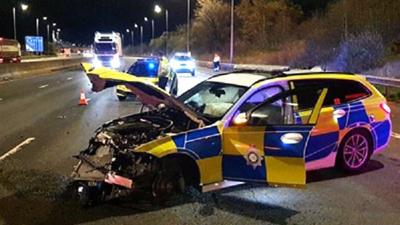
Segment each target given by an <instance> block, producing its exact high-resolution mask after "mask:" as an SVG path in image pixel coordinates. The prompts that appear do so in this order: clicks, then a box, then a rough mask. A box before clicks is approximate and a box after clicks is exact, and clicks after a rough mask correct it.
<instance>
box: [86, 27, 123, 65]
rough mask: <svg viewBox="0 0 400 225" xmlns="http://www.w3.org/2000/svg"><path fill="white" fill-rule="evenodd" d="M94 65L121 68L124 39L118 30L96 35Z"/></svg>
mask: <svg viewBox="0 0 400 225" xmlns="http://www.w3.org/2000/svg"><path fill="white" fill-rule="evenodd" d="M93 50H94V58H93V64H94V66H105V67H111V68H115V69H116V68H119V67H120V66H121V57H122V56H123V53H122V40H121V35H120V34H119V33H116V32H110V33H100V32H96V33H95V35H94V44H93Z"/></svg>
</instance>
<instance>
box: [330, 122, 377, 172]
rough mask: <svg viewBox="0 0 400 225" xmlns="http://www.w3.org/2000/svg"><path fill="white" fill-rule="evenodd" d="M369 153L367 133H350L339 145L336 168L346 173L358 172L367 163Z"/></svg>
mask: <svg viewBox="0 0 400 225" xmlns="http://www.w3.org/2000/svg"><path fill="white" fill-rule="evenodd" d="M371 153H372V140H371V138H370V135H369V134H368V132H367V131H364V130H355V131H350V133H349V134H347V135H346V136H345V137H344V139H343V141H342V143H341V144H340V147H339V151H338V157H337V166H338V167H339V168H340V169H342V170H344V171H347V172H359V171H360V170H362V169H363V168H364V167H365V166H366V164H367V163H368V161H369V159H370V157H371Z"/></svg>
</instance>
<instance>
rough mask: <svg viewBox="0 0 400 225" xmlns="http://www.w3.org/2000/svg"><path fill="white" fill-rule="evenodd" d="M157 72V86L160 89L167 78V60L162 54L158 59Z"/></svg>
mask: <svg viewBox="0 0 400 225" xmlns="http://www.w3.org/2000/svg"><path fill="white" fill-rule="evenodd" d="M159 68H160V69H159V73H158V86H159V87H160V88H162V89H165V86H166V85H167V82H168V79H169V62H168V59H167V57H165V56H162V57H161V59H160V67H159Z"/></svg>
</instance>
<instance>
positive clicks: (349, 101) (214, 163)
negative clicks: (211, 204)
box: [72, 63, 391, 204]
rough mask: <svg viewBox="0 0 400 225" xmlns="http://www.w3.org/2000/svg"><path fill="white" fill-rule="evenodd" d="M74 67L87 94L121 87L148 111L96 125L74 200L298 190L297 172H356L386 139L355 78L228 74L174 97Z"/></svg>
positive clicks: (382, 109) (379, 103)
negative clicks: (245, 186)
mask: <svg viewBox="0 0 400 225" xmlns="http://www.w3.org/2000/svg"><path fill="white" fill-rule="evenodd" d="M82 67H83V69H84V71H85V72H86V74H87V76H88V77H89V79H90V81H91V83H92V85H93V90H94V91H101V90H104V89H106V88H109V87H113V86H116V85H125V86H126V87H127V88H129V89H130V90H131V91H132V93H134V94H135V95H136V96H137V98H138V99H139V100H140V101H141V102H142V103H143V105H145V106H147V107H148V108H150V110H149V111H147V112H142V113H140V114H136V115H130V116H127V117H123V118H119V119H116V120H113V121H111V122H108V123H106V124H104V125H103V126H102V127H100V128H99V129H98V130H97V131H96V134H95V136H94V137H93V138H91V139H90V142H89V146H88V148H87V149H86V150H84V151H82V152H81V153H80V154H79V155H77V156H76V157H77V158H78V159H79V162H78V164H77V165H76V166H75V167H74V170H73V173H72V177H73V179H74V180H75V182H76V183H77V184H78V185H77V193H78V197H79V198H80V200H81V202H82V203H84V204H91V203H94V202H97V201H102V200H107V199H111V198H115V197H119V196H124V195H128V194H130V193H132V192H136V191H139V192H146V193H149V194H151V195H152V196H154V197H155V198H163V197H168V196H170V195H171V194H174V193H179V192H182V191H183V190H184V189H185V187H186V186H189V185H190V186H194V187H197V188H199V189H200V190H201V191H203V192H206V191H212V190H215V189H221V188H225V187H228V186H231V185H234V184H238V183H240V182H258V183H265V184H273V185H285V186H294V187H301V186H304V185H305V183H306V171H307V170H315V169H321V168H328V167H334V166H338V167H340V168H342V169H344V170H347V171H358V170H360V169H362V168H363V167H365V165H366V164H367V162H368V161H369V159H370V157H371V155H372V154H374V153H378V152H380V151H381V150H383V149H384V148H385V147H386V146H387V145H388V142H389V138H390V132H391V121H390V108H389V107H388V106H387V104H386V100H385V98H384V97H383V96H382V95H381V94H380V93H379V92H378V91H377V90H376V89H375V88H374V87H373V86H372V85H371V84H370V83H369V82H368V81H367V80H366V79H365V78H363V77H361V76H358V75H353V74H337V73H310V74H291V75H288V74H283V73H281V74H273V73H268V72H249V71H242V72H232V73H226V74H219V75H216V76H213V77H211V78H209V79H208V80H206V81H203V82H201V83H200V84H198V85H197V86H195V87H193V88H192V89H190V90H189V91H187V92H185V93H184V94H182V95H181V96H179V97H178V98H174V97H171V96H170V95H169V94H168V93H167V92H165V91H164V90H162V89H160V88H159V87H157V86H156V85H154V84H153V83H150V82H146V81H145V80H144V79H143V78H141V77H136V76H132V75H129V74H125V73H120V72H115V71H110V70H109V69H106V68H95V67H93V66H92V65H90V64H86V63H84V64H82ZM231 181H232V182H231Z"/></svg>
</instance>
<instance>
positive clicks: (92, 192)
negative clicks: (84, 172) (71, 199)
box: [76, 182, 99, 207]
mask: <svg viewBox="0 0 400 225" xmlns="http://www.w3.org/2000/svg"><path fill="white" fill-rule="evenodd" d="M76 192H77V200H78V202H79V204H80V205H81V206H82V207H88V206H93V205H95V204H97V203H98V202H99V194H98V193H97V191H96V189H95V188H93V187H89V186H88V185H87V184H86V183H84V182H82V183H79V184H78V185H77V189H76Z"/></svg>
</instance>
